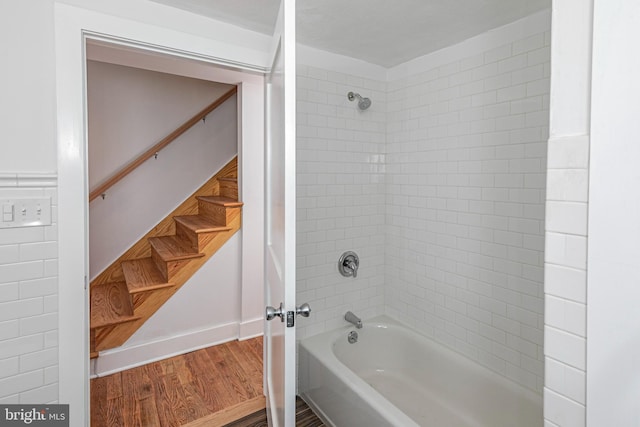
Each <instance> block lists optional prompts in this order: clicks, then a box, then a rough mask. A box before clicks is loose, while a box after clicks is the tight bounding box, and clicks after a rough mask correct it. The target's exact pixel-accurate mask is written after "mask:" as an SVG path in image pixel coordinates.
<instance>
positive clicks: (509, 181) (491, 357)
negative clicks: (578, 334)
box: [385, 32, 586, 393]
mask: <svg viewBox="0 0 640 427" xmlns="http://www.w3.org/2000/svg"><path fill="white" fill-rule="evenodd" d="M545 35H546V33H545V32H540V33H538V34H535V35H533V36H531V37H527V38H525V39H522V40H514V41H512V42H509V41H508V40H506V41H505V44H504V45H503V46H500V47H498V48H495V49H491V50H487V51H486V52H473V53H471V52H470V54H469V56H468V58H463V59H460V60H457V61H454V62H451V63H449V64H447V65H445V66H440V67H437V68H434V69H432V70H429V71H427V72H424V73H422V74H419V75H415V76H410V77H408V78H405V79H401V80H398V81H393V82H390V83H389V92H388V95H387V96H388V125H387V126H388V128H387V129H388V132H387V138H388V144H387V156H386V160H387V164H386V166H387V169H386V171H387V175H386V182H387V190H386V193H387V200H386V202H387V212H386V224H387V234H386V237H387V241H386V249H387V251H386V280H385V291H386V294H385V306H386V311H387V312H388V313H389V314H391V315H392V316H393V317H396V318H398V319H400V320H402V321H404V322H406V323H408V324H410V325H411V326H413V327H415V328H417V329H419V330H421V331H422V332H423V333H424V334H426V335H428V336H430V337H432V338H433V339H435V340H437V341H439V342H441V343H443V344H445V345H447V346H449V347H452V348H454V349H456V350H458V351H459V352H461V353H463V354H465V355H466V356H468V357H470V358H471V359H473V360H476V361H478V362H479V363H481V364H483V365H485V366H487V367H489V368H490V369H492V370H494V371H496V372H499V373H500V374H502V375H504V376H506V377H509V378H511V379H512V380H514V381H516V382H518V383H520V384H522V385H524V386H525V387H528V388H530V389H532V390H535V391H537V392H539V393H541V392H542V388H543V383H544V372H543V347H542V346H543V326H544V319H543V316H544V300H543V298H544V290H543V276H544V274H543V262H544V221H545V217H544V214H545V172H546V167H547V162H546V156H547V142H546V140H547V138H548V117H549V109H548V105H549V71H550V68H549V67H550V64H549V58H550V51H549V45H548V37H545ZM556 210H557V211H558V212H559V213H560V214H562V216H560V217H558V221H560V222H561V224H560V225H562V224H564V221H565V220H566V218H567V217H569V216H572V215H574V214H575V213H576V212H574V211H579V212H578V213H580V214H582V213H583V212H584V211H583V210H582V209H581V207H580V206H577V205H573V204H569V205H559V206H557V209H556ZM583 217H584V218H586V216H584V215H581V216H580V218H583ZM572 224H573V226H574V227H575V228H576V229H582V226H583V225H584V221H582V222H579V221H575V222H572ZM576 327H577V326H576Z"/></svg>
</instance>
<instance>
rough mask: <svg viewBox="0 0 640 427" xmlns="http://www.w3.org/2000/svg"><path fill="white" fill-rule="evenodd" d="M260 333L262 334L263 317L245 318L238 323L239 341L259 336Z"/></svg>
mask: <svg viewBox="0 0 640 427" xmlns="http://www.w3.org/2000/svg"><path fill="white" fill-rule="evenodd" d="M261 335H264V317H258V318H257V319H253V320H247V321H245V322H242V323H240V328H239V330H238V339H239V340H240V341H243V340H248V339H250V338H255V337H259V336H261Z"/></svg>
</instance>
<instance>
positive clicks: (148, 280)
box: [122, 258, 174, 294]
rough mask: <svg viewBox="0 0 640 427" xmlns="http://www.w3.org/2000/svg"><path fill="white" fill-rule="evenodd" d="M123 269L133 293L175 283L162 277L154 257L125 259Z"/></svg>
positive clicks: (166, 286) (130, 291)
mask: <svg viewBox="0 0 640 427" xmlns="http://www.w3.org/2000/svg"><path fill="white" fill-rule="evenodd" d="M122 271H123V272H124V277H125V280H126V282H127V287H128V288H129V293H131V294H135V293H137V292H145V291H152V290H154V289H162V288H168V287H171V286H173V285H174V284H173V283H171V282H167V281H166V280H165V279H164V277H162V273H160V270H158V267H156V264H155V262H153V259H152V258H140V259H134V260H129V261H124V262H123V263H122Z"/></svg>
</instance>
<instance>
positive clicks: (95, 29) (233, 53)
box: [54, 3, 270, 426]
mask: <svg viewBox="0 0 640 427" xmlns="http://www.w3.org/2000/svg"><path fill="white" fill-rule="evenodd" d="M117 7H118V6H117V5H116V6H113V8H117ZM149 7H150V8H153V9H156V8H157V9H158V10H159V11H165V12H166V10H167V9H169V10H171V14H172V15H174V17H175V15H179V14H183V12H181V11H178V10H177V9H171V8H167V7H166V6H162V5H157V6H149ZM138 12H139V11H138ZM147 12H153V11H147ZM123 14H124V13H118V15H120V16H122V15H123ZM143 15H144V14H143ZM151 15H153V13H151ZM182 18H184V19H185V20H186V21H185V22H186V24H183V25H184V27H185V29H186V28H188V27H187V25H188V24H189V20H192V21H194V22H192V24H194V25H195V24H196V23H197V24H202V22H201V21H200V19H201V17H197V16H195V15H191V14H186V15H185V16H184V17H182ZM54 19H55V47H56V90H57V94H56V98H57V101H56V102H57V105H56V107H57V150H58V217H59V218H58V245H59V258H58V266H59V270H58V282H59V289H58V300H59V307H58V315H59V320H58V322H59V323H58V348H59V380H58V381H59V398H58V400H59V402H60V403H66V404H69V405H70V407H69V411H70V414H69V415H70V420H72V421H71V425H72V426H85V425H88V424H89V419H90V412H89V402H90V397H89V342H88V336H89V330H88V325H89V293H88V292H87V289H88V285H89V284H88V229H87V221H88V200H87V195H88V191H87V182H88V181H87V172H86V171H87V166H88V164H87V123H86V103H85V99H86V83H85V82H86V70H85V68H86V67H85V64H86V51H85V43H86V40H87V39H94V40H103V41H106V42H108V43H113V44H116V45H120V46H122V47H123V48H125V49H126V48H129V49H136V50H142V51H145V52H155V53H158V54H161V55H170V56H173V57H180V58H184V59H185V60H191V61H199V62H201V63H206V64H209V65H215V66H218V67H216V69H217V70H219V74H217V75H216V80H217V81H221V82H223V83H231V84H238V85H239V91H238V119H239V120H238V144H239V145H238V157H239V168H240V171H241V173H240V175H241V176H242V172H243V171H253V173H250V174H247V173H245V174H244V179H241V182H240V183H239V184H240V192H241V194H242V197H243V200H244V201H245V205H246V206H247V208H248V209H247V208H245V209H243V218H244V221H243V230H244V232H243V233H242V236H243V237H242V247H243V249H242V260H243V262H242V277H243V281H242V282H243V288H244V287H245V286H249V287H256V288H257V289H262V287H263V282H262V276H261V275H260V273H261V272H262V270H263V269H262V268H256V263H258V267H260V266H262V265H263V262H264V261H263V260H264V257H263V248H262V236H263V227H264V223H263V215H264V209H263V207H264V197H263V193H262V176H263V168H264V161H263V156H264V151H263V146H264V132H263V126H264V98H263V97H264V78H263V74H264V71H265V70H266V65H265V64H264V60H265V58H266V56H267V55H266V54H264V52H265V51H266V49H267V48H266V46H268V42H269V40H270V39H269V38H268V37H267V36H265V44H264V46H265V47H264V49H263V48H262V45H261V44H260V43H258V44H257V48H256V49H247V48H238V47H237V46H234V45H233V40H236V39H237V36H238V35H237V34H231V35H230V36H229V40H230V41H229V42H227V41H226V40H222V38H221V37H220V36H223V35H224V34H217V36H218V37H217V38H215V37H213V35H211V36H210V37H202V36H198V35H194V34H190V33H186V32H182V31H176V30H174V29H172V28H175V26H176V25H175V23H174V22H170V23H168V24H167V25H166V26H160V24H161V23H158V22H156V25H152V24H146V23H144V22H141V21H140V20H129V19H125V18H122V17H118V16H115V15H107V14H103V13H98V12H96V11H91V10H87V9H81V8H77V7H74V6H70V5H66V4H61V3H56V4H55V10H54ZM158 19H160V18H158ZM158 19H155V21H158ZM167 19H168V18H167ZM228 31H229V33H233V32H234V31H236V32H237V31H239V30H234V29H228ZM211 68H212V69H213V67H211ZM210 79H211V80H213V76H212V77H211V78H210ZM256 189H259V190H256ZM249 206H251V207H249ZM256 241H257V242H258V244H257V245H256V244H255V242H256ZM243 294H245V292H244V289H243ZM259 296H260V298H254V299H253V300H251V301H247V302H246V304H247V306H245V301H244V299H243V307H242V310H243V319H244V313H245V310H246V312H247V313H249V312H251V313H254V312H256V309H257V313H260V317H259V318H256V319H246V320H248V323H247V325H248V326H247V327H248V328H249V329H251V328H255V325H256V324H259V325H260V326H262V310H263V306H264V304H263V298H262V297H261V294H260V295H259ZM240 329H242V324H240Z"/></svg>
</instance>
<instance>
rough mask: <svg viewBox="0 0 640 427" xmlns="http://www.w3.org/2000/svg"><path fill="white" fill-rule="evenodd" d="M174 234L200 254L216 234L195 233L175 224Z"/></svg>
mask: <svg viewBox="0 0 640 427" xmlns="http://www.w3.org/2000/svg"><path fill="white" fill-rule="evenodd" d="M176 234H177V235H178V236H181V237H183V238H185V239H187V240H188V241H189V242H191V247H192V248H194V249H195V250H197V251H198V252H201V251H202V250H203V249H204V247H205V246H207V245H208V244H209V242H211V241H212V240H213V238H214V237H215V235H216V234H218V232H210V233H195V232H194V231H193V230H191V229H189V228H187V227H185V226H184V225H182V224H180V223H176Z"/></svg>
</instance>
